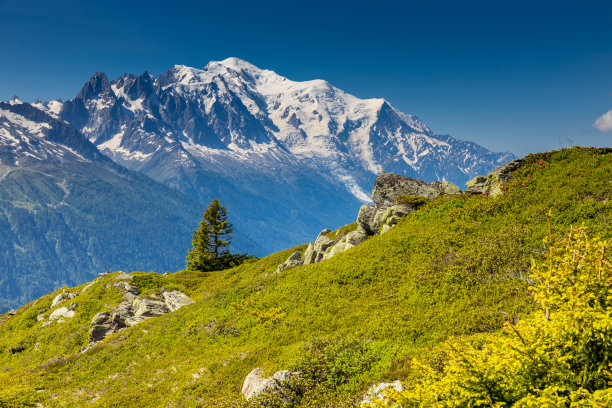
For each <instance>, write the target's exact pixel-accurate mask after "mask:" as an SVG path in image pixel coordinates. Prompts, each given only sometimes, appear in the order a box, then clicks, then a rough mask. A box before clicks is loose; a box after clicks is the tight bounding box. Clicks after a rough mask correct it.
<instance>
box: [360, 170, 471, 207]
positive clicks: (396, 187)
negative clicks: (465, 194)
mask: <svg viewBox="0 0 612 408" xmlns="http://www.w3.org/2000/svg"><path fill="white" fill-rule="evenodd" d="M460 192H461V189H460V188H459V187H457V185H455V184H453V183H450V182H448V181H434V182H432V183H426V182H424V181H422V180H417V179H413V178H410V177H405V176H400V175H399V174H393V173H381V174H380V175H379V176H378V177H377V178H376V181H375V182H374V189H373V190H372V201H374V204H375V205H376V207H378V208H383V207H389V206H391V205H393V201H394V200H395V199H396V198H397V197H399V196H402V195H411V196H418V197H425V198H428V199H430V200H431V199H433V198H436V197H437V196H439V195H441V194H445V195H453V194H459V193H460Z"/></svg>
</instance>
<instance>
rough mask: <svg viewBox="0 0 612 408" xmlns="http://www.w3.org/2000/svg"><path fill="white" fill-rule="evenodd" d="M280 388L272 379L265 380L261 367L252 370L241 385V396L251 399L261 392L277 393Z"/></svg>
mask: <svg viewBox="0 0 612 408" xmlns="http://www.w3.org/2000/svg"><path fill="white" fill-rule="evenodd" d="M279 390H280V387H279V385H278V383H277V382H276V381H275V380H274V379H273V378H265V377H264V371H263V369H262V368H261V367H258V368H256V369H254V370H252V371H251V372H250V373H249V374H248V375H247V376H246V378H245V379H244V383H243V384H242V395H244V396H245V397H246V399H251V398H253V397H255V396H257V395H259V394H261V393H262V392H266V391H279Z"/></svg>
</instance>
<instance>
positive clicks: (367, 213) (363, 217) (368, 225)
mask: <svg viewBox="0 0 612 408" xmlns="http://www.w3.org/2000/svg"><path fill="white" fill-rule="evenodd" d="M375 215H376V206H375V205H368V204H366V205H362V206H361V208H359V214H358V215H357V223H358V224H359V225H360V226H361V228H362V229H364V230H365V231H366V232H367V233H368V234H369V235H374V234H376V230H375V228H373V227H372V225H373V224H374V216H375Z"/></svg>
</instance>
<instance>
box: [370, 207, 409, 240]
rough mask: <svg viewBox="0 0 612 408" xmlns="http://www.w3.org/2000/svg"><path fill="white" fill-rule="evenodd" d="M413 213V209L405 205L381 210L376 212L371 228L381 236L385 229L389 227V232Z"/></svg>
mask: <svg viewBox="0 0 612 408" xmlns="http://www.w3.org/2000/svg"><path fill="white" fill-rule="evenodd" d="M413 211H414V209H413V208H411V207H408V206H405V205H392V206H391V207H387V208H383V209H380V210H378V211H376V214H375V215H374V220H373V221H372V225H371V227H372V228H373V229H374V230H375V231H376V234H380V233H381V231H382V228H383V227H385V226H387V230H388V229H389V228H390V227H393V226H394V225H395V224H397V223H398V222H399V221H400V220H401V219H402V218H404V217H405V216H407V215H408V214H410V213H411V212H413Z"/></svg>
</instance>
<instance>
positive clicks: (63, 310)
mask: <svg viewBox="0 0 612 408" xmlns="http://www.w3.org/2000/svg"><path fill="white" fill-rule="evenodd" d="M71 317H74V310H69V309H68V308H67V307H66V306H63V307H60V308H58V309H55V310H54V311H53V312H52V313H51V314H50V315H49V321H57V322H58V323H61V322H62V321H64V318H71Z"/></svg>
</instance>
